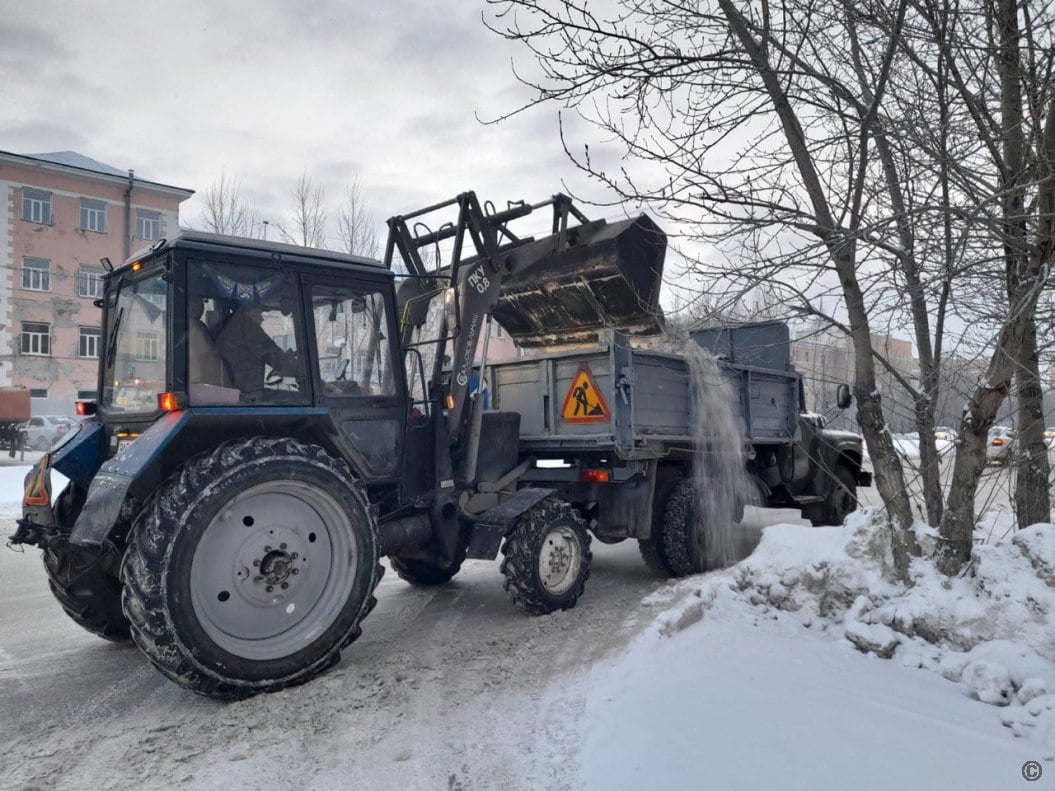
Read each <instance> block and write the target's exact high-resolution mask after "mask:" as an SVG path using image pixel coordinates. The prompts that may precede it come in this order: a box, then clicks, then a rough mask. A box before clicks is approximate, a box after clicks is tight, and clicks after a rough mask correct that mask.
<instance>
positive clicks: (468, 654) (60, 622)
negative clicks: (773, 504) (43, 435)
mask: <svg viewBox="0 0 1055 791" xmlns="http://www.w3.org/2000/svg"><path fill="white" fill-rule="evenodd" d="M4 472H6V471H4ZM2 477H3V475H2V472H0V478H2ZM4 491H7V489H5V490H4ZM16 511H17V504H16V503H13V502H8V503H0V522H2V523H4V524H12V523H13V519H14V516H15V513H16ZM773 522H798V523H799V524H801V520H796V519H795V513H794V512H790V511H778V512H773V511H768V512H767V511H761V510H757V509H749V510H748V519H747V526H748V527H747V529H746V530H744V532H743V533H742V535H741V538H742V550H743V552H744V553H745V554H746V552H747V551H748V550H749V549H750V548H751V547H752V546H753V544H754V543H755V542H756V541H757V540H758V536H759V534H760V532H761V530H760V528H761V526H762V525H764V524H769V523H773ZM807 533H808V534H809V535H816V534H815V533H814V532H813V531H807ZM834 535H838V531H836V532H835V533H834ZM593 549H594V563H593V567H592V574H591V578H590V580H589V583H588V585H587V589H586V594H585V595H584V596H583V598H582V599H581V601H580V603H579V605H578V606H577V607H576V608H575V609H573V610H571V611H568V612H564V613H557V614H554V615H552V616H548V617H542V618H532V617H529V616H526V615H524V614H523V613H522V612H521V611H520V610H518V609H517V608H515V607H514V606H513V605H512V603H511V602H510V600H509V598H508V595H507V594H506V592H505V591H503V590H502V584H501V582H502V580H501V576H500V574H499V573H498V564H497V563H489V562H482V561H471V562H469V563H467V564H466V566H465V568H464V570H463V572H462V573H461V574H459V575H458V577H456V578H455V580H453V581H452V582H451V583H449V584H448V585H445V586H441V587H439V588H434V589H418V588H413V587H411V586H409V585H406V584H405V583H403V582H402V581H401V580H399V579H398V578H397V577H396V576H395V575H394V574H391V573H388V574H386V575H385V577H384V578H383V579H382V582H381V585H380V587H379V589H378V594H377V595H378V600H379V603H378V606H377V608H376V609H375V610H374V611H373V613H371V615H370V616H369V618H367V620H366V621H365V623H364V632H363V636H362V638H361V639H360V640H358V641H357V642H356V643H354V644H353V645H352V646H350V647H349V649H347V650H346V651H345V654H344V658H343V661H342V662H341V664H340V665H339V666H338V667H337V668H335V669H334V670H333V671H331V672H329V673H327V674H325V675H324V676H322V677H320V678H318V679H316V680H315V681H314V682H312V683H309V684H307V685H304V686H302V687H299V688H296V689H290V690H285V691H282V692H279V693H275V694H271V695H261V696H258V697H256V698H254V699H251V700H248V701H244V702H240V703H234V704H222V703H217V702H214V701H211V700H207V699H204V698H200V697H197V696H195V695H193V694H191V693H189V692H185V691H184V690H182V689H180V688H179V687H177V686H175V685H174V684H172V683H170V682H169V681H167V680H165V679H164V678H163V677H162V676H161V675H160V674H159V673H157V672H156V671H155V670H154V669H153V668H152V667H151V666H150V665H149V663H148V662H147V661H146V660H145V659H144V658H143V657H142V656H141V655H140V654H139V652H138V651H136V650H135V649H133V648H128V647H122V646H116V645H111V644H108V643H106V642H103V641H101V640H99V639H97V638H95V637H93V636H91V635H89V634H86V633H84V632H82V631H81V630H80V629H79V628H78V627H77V626H75V625H74V624H73V623H72V622H70V621H69V620H68V619H67V618H66V616H65V615H64V614H63V613H62V612H61V610H60V609H59V607H58V606H57V604H56V603H55V602H54V601H53V599H52V597H51V594H50V593H49V592H48V590H47V585H46V583H45V579H44V574H43V571H42V569H41V568H40V559H39V552H37V551H36V550H29V551H27V552H26V553H25V554H23V555H20V554H17V553H14V552H10V551H7V550H3V549H2V548H0V581H2V584H3V590H4V595H3V597H2V598H0V714H2V716H0V739H2V740H3V743H4V745H5V754H4V758H3V760H2V762H0V763H2V767H3V768H2V771H0V789H8V788H11V789H26V788H41V789H44V788H59V789H65V788H69V789H73V788H76V789H81V788H84V787H90V788H99V789H110V788H113V789H118V788H120V789H126V788H137V789H138V788H151V789H156V788H168V787H181V788H191V789H199V788H200V789H212V788H220V787H229V788H238V789H271V788H276V787H278V788H283V787H288V788H306V789H337V788H348V787H353V786H365V787H368V788H371V789H375V790H380V791H383V790H384V789H401V790H411V791H413V790H414V789H459V790H461V791H470V790H473V791H476V790H483V789H487V790H488V791H490V790H491V789H499V790H502V789H508V790H510V791H512V790H513V789H525V790H526V791H533V790H534V789H567V790H568V791H577V790H578V789H594V788H597V789H600V788H603V789H605V791H609V789H623V788H626V789H631V788H633V789H641V788H671V789H674V788H694V787H699V788H703V787H708V788H715V789H718V788H721V789H734V788H744V789H754V788H759V789H766V788H778V787H779V788H791V789H796V788H810V789H829V788H830V789H842V788H845V787H848V785H849V786H852V787H854V788H859V789H870V788H875V789H888V788H889V789H895V788H896V789H899V791H903V789H907V788H922V787H928V788H940V787H943V785H942V783H941V782H940V781H941V780H943V779H949V780H950V781H951V782H952V784H951V785H949V786H948V787H956V788H957V789H958V791H963V789H973V788H978V789H982V788H986V789H991V788H1017V787H1020V786H1021V784H1022V783H1023V781H1022V779H1021V777H1020V775H1019V771H1020V768H1021V766H1022V765H1023V763H1024V762H1025V761H1027V760H1032V759H1035V758H1038V759H1042V758H1043V757H1044V756H1043V755H1040V751H1038V749H1037V747H1036V745H1035V743H1032V742H1030V743H1027V742H1026V741H1025V740H1021V741H1016V740H1014V739H1013V738H1012V737H1011V736H1010V733H1009V731H1008V730H1007V729H1006V728H1004V727H1002V726H1001V725H1000V721H999V718H998V716H997V715H996V714H995V713H994V711H995V710H994V708H993V707H991V706H986V705H984V704H981V703H978V702H977V701H972V700H969V699H968V698H967V697H965V696H964V694H963V693H962V692H961V691H960V690H959V689H958V688H957V687H956V685H954V684H950V683H949V682H947V681H945V680H944V679H942V678H941V677H940V676H939V675H937V674H935V673H930V672H924V671H919V670H915V669H908V668H905V667H900V666H897V665H896V664H895V663H890V662H882V661H879V660H876V659H875V658H874V657H872V656H866V655H864V654H861V653H859V652H857V651H855V650H854V649H853V648H852V647H851V646H850V645H849V643H847V642H845V640H840V638H839V636H838V635H837V634H831V633H829V632H827V631H826V630H823V629H822V630H820V631H817V630H816V629H811V630H803V629H802V626H801V625H796V624H795V623H794V622H793V621H787V620H771V619H770V618H768V617H759V615H758V614H757V613H758V612H760V611H759V610H757V608H753V607H752V606H750V605H748V604H742V605H740V604H738V605H736V606H735V607H733V608H732V609H727V610H726V609H722V608H721V607H719V608H717V609H713V610H712V611H711V612H710V613H709V615H708V616H707V618H706V619H705V620H704V621H702V622H701V623H699V624H696V625H695V626H686V627H684V628H683V629H681V628H679V631H677V633H676V634H675V635H674V636H672V637H670V638H666V639H662V640H660V639H659V638H655V637H650V636H649V634H650V632H649V630H654V629H655V624H656V619H657V618H659V617H660V616H661V614H662V613H664V612H665V611H666V609H667V607H668V606H669V605H670V604H671V602H672V601H673V598H672V597H673V596H674V594H673V589H671V588H669V587H668V586H667V585H666V583H665V582H664V581H662V580H658V579H656V578H655V577H653V576H652V575H651V573H650V572H648V570H647V569H646V568H645V566H644V564H643V562H642V561H641V560H640V558H639V556H638V552H637V547H636V543H635V542H629V541H628V542H624V543H622V544H619V545H615V546H605V545H602V544H599V543H598V542H596V541H595V542H594V545H593ZM730 573H735V570H733V571H732V572H730ZM711 576H712V575H705V576H704V577H701V578H695V579H698V580H707V579H709V578H711ZM714 579H715V580H722V579H724V578H722V577H720V576H718V575H715V576H714ZM730 579H731V578H730ZM693 584H694V583H693V582H692V581H686V582H684V583H682V587H681V588H679V589H678V590H680V591H681V593H680V594H679V595H680V596H685V591H689V595H688V600H689V601H690V603H691V601H692V598H693V596H692V593H691V591H692V586H693ZM696 584H698V583H696ZM720 584H721V585H725V586H726V588H728V589H731V586H729V585H728V583H725V582H720ZM737 595H739V594H737ZM744 595H745V596H746V595H747V594H744ZM959 751H963V752H964V754H966V755H967V756H968V757H969V759H970V760H966V761H963V762H961V764H955V765H950V764H954V762H955V760H956V756H957V755H958V752H959ZM895 765H896V766H895ZM894 769H896V771H894ZM1044 771H1045V772H1046V774H1045V776H1044V781H1045V782H1046V781H1048V779H1049V774H1050V775H1055V764H1052V763H1051V762H1045V763H1044ZM851 780H852V782H850V781H851ZM1005 780H1006V782H1005ZM915 781H919V782H915ZM1022 787H1024V786H1022ZM1033 787H1044V783H1039V784H1034V785H1033Z"/></svg>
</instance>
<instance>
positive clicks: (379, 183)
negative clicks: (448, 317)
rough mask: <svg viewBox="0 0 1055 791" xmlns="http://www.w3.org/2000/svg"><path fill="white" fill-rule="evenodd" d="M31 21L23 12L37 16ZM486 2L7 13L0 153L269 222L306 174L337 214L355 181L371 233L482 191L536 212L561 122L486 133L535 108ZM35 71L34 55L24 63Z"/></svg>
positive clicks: (550, 118) (570, 175)
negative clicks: (165, 187)
mask: <svg viewBox="0 0 1055 791" xmlns="http://www.w3.org/2000/svg"><path fill="white" fill-rule="evenodd" d="M30 6H32V7H30ZM482 9H483V4H482V3H457V4H448V5H447V6H444V7H437V6H436V5H435V4H434V3H432V2H429V0H391V1H390V2H384V3H373V4H358V3H347V2H344V0H318V1H317V2H314V3H311V4H309V5H304V4H303V3H300V2H294V0H256V2H250V1H249V0H232V1H231V2H225V3H212V4H200V5H198V4H179V5H171V4H170V5H155V4H143V3H138V2H132V0H114V1H113V2H111V3H108V4H107V6H106V13H105V14H104V13H100V10H99V8H98V7H97V6H93V5H91V4H84V3H81V2H79V1H78V0H41V1H40V2H39V3H33V4H21V5H13V6H11V7H10V8H9V9H5V14H4V16H3V18H2V20H0V35H2V36H3V39H2V40H3V41H4V44H5V48H4V49H3V50H0V85H2V86H4V87H3V88H2V89H0V90H2V92H3V98H4V100H5V109H7V110H8V112H5V113H4V115H3V117H0V149H3V150H9V151H15V152H20V153H32V152H37V151H45V150H65V149H72V150H76V151H79V152H81V153H83V154H85V155H87V156H90V157H93V158H95V159H98V160H100V161H103V162H108V163H110V164H112V165H114V166H115V167H118V168H121V169H126V168H134V169H135V170H136V173H137V175H139V176H140V177H142V178H145V179H149V180H152V181H159V182H161V183H166V184H173V185H177V186H180V187H186V188H190V189H194V190H197V191H198V194H197V195H196V196H195V197H194V198H192V199H190V200H188V201H187V202H185V203H184V204H183V209H182V217H183V221H184V222H185V223H187V222H190V223H195V224H196V223H198V222H199V217H200V213H201V207H202V205H203V198H204V193H205V192H206V191H207V190H208V188H209V186H210V185H211V184H212V183H213V182H214V181H216V180H217V179H218V178H219V176H220V174H221V172H226V174H227V175H228V177H234V178H237V179H238V180H239V181H240V182H241V184H242V186H243V189H244V190H245V192H246V195H247V196H248V197H249V198H250V200H251V201H252V202H253V203H255V204H256V206H257V208H258V209H259V210H260V212H261V213H262V214H263V215H264V216H268V217H270V218H272V219H277V218H278V217H280V216H281V214H282V213H283V212H284V211H285V208H286V206H287V205H288V203H289V191H290V189H291V188H292V186H293V184H294V183H295V182H296V180H297V178H298V177H299V176H300V175H301V173H305V172H306V173H308V174H309V175H310V176H311V177H312V178H313V179H315V180H316V181H317V182H318V183H320V184H322V185H324V187H325V188H326V191H327V194H328V196H329V198H330V201H331V203H332V204H333V208H336V205H337V204H338V203H339V201H340V199H341V197H342V194H343V191H344V187H345V185H346V184H348V183H350V182H351V181H352V180H353V179H354V178H355V177H356V176H358V177H359V180H360V183H361V185H362V188H363V191H364V195H365V197H366V199H367V201H368V203H369V206H370V208H371V209H372V210H373V212H374V214H375V216H376V217H377V218H378V220H379V222H381V221H383V220H384V218H385V217H387V216H389V215H391V214H396V213H405V212H408V211H411V210H413V209H416V208H418V207H420V206H422V205H425V204H428V203H432V202H434V201H437V200H442V199H445V198H448V197H453V196H454V195H455V194H457V193H458V192H461V191H463V190H466V189H476V190H477V191H478V192H479V194H480V196H481V197H482V198H484V199H490V200H494V201H495V202H496V203H502V202H504V201H506V200H507V199H519V198H523V199H528V200H537V199H539V198H542V197H545V196H548V195H550V194H552V193H554V192H556V191H558V190H561V189H563V188H564V187H563V186H562V185H563V183H564V182H568V183H569V184H575V185H578V187H579V188H581V189H582V190H583V191H588V190H589V189H590V186H589V184H588V183H586V182H585V181H584V180H583V179H582V178H581V177H580V175H579V174H577V173H576V171H575V170H574V168H573V167H572V166H571V165H570V163H568V162H567V160H566V158H565V156H564V153H563V151H562V149H561V146H560V140H559V138H558V132H557V123H556V116H555V112H554V110H553V109H552V108H544V109H538V110H533V111H529V112H526V113H524V114H521V115H517V116H515V117H514V118H512V119H510V120H509V121H506V122H503V123H500V124H497V125H494V126H486V125H482V124H481V123H480V122H479V121H478V120H477V116H482V117H485V118H493V117H495V116H497V115H499V114H501V113H503V112H507V111H509V110H511V109H514V108H515V107H516V106H519V104H520V103H522V102H523V101H524V100H525V98H526V97H527V96H528V93H527V89H525V88H524V87H523V86H521V85H520V84H519V83H517V81H516V79H515V77H514V75H513V74H512V71H511V69H510V57H511V53H513V52H514V51H515V49H514V48H513V46H512V45H510V44H509V42H506V41H504V40H502V39H501V38H500V37H499V36H497V35H495V34H493V33H491V32H490V31H488V30H487V29H486V28H485V27H484V26H483V24H482V23H481V22H480V21H479V15H480V12H481V10H482ZM35 55H36V56H37V57H34V56H35Z"/></svg>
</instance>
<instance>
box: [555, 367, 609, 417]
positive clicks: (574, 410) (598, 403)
mask: <svg viewBox="0 0 1055 791" xmlns="http://www.w3.org/2000/svg"><path fill="white" fill-rule="evenodd" d="M561 417H562V418H564V422H565V423H608V422H610V421H611V419H612V412H611V410H609V409H608V404H607V403H606V402H605V400H604V396H603V395H601V391H600V390H599V389H598V387H597V384H596V383H595V382H594V381H593V377H592V376H591V375H590V369H589V368H588V367H587V366H586V365H583V366H582V367H581V368H580V369H579V372H578V373H577V374H575V378H574V379H573V380H572V382H571V386H570V387H569V388H568V394H567V395H566V396H564V406H563V407H561Z"/></svg>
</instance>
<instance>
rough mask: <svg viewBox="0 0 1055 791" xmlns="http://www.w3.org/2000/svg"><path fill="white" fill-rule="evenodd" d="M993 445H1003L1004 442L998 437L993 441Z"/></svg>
mask: <svg viewBox="0 0 1055 791" xmlns="http://www.w3.org/2000/svg"><path fill="white" fill-rule="evenodd" d="M993 444H994V445H1003V444H1004V441H1003V440H1002V439H1000V437H997V438H996V439H994V440H993Z"/></svg>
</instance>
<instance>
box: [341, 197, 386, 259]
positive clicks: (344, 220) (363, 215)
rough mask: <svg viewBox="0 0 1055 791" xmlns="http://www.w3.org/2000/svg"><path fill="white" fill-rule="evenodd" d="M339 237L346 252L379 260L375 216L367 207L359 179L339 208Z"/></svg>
mask: <svg viewBox="0 0 1055 791" xmlns="http://www.w3.org/2000/svg"><path fill="white" fill-rule="evenodd" d="M337 236H338V237H339V238H340V240H341V244H342V245H343V247H344V250H345V251H346V252H349V253H351V254H352V255H362V256H367V257H368V258H377V254H378V250H379V246H378V240H377V229H376V228H375V227H374V215H373V212H371V211H370V210H369V209H368V208H367V206H366V201H365V199H364V198H363V188H362V185H361V184H360V183H359V179H358V177H357V178H356V179H355V180H354V181H352V183H351V184H349V185H348V186H347V187H346V189H345V193H344V200H343V201H341V205H340V206H339V207H338V208H337Z"/></svg>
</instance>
